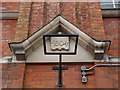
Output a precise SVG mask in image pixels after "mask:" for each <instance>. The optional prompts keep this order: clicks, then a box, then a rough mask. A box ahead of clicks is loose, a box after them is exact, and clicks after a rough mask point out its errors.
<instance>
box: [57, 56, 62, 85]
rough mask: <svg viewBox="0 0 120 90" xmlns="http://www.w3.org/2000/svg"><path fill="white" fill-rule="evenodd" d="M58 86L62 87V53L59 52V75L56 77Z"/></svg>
mask: <svg viewBox="0 0 120 90" xmlns="http://www.w3.org/2000/svg"><path fill="white" fill-rule="evenodd" d="M58 86H59V87H62V55H61V54H59V77H58Z"/></svg>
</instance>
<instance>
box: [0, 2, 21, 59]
mask: <svg viewBox="0 0 120 90" xmlns="http://www.w3.org/2000/svg"><path fill="white" fill-rule="evenodd" d="M19 5H20V3H19V2H2V4H1V9H2V11H9V12H14V11H17V12H18V11H19ZM1 23H2V27H0V28H1V32H2V41H1V42H2V44H1V45H2V47H0V51H1V50H2V56H3V57H4V56H9V55H11V51H10V49H9V47H8V43H9V42H12V41H14V39H15V32H16V30H17V20H1ZM1 48H2V49H1Z"/></svg>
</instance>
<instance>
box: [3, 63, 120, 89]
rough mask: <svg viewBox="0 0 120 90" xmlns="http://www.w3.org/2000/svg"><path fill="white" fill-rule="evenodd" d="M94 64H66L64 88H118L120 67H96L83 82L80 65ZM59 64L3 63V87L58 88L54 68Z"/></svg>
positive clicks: (56, 74)
mask: <svg viewBox="0 0 120 90" xmlns="http://www.w3.org/2000/svg"><path fill="white" fill-rule="evenodd" d="M83 65H85V66H86V67H87V68H88V67H90V66H92V65H93V64H92V63H91V64H90V63H89V64H83V63H78V64H64V66H68V70H65V71H63V88H118V84H119V83H118V78H119V77H118V72H120V71H119V68H118V67H96V68H95V69H93V70H92V71H88V72H87V73H93V74H91V75H88V76H87V78H88V82H87V83H86V84H83V83H82V82H81V70H80V67H81V66H83ZM53 66H57V64H27V65H26V68H25V64H3V65H2V70H3V72H2V86H3V88H7V87H8V88H23V87H24V88H58V87H57V83H58V71H56V70H55V71H54V70H52V67H53Z"/></svg>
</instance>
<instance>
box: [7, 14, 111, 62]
mask: <svg viewBox="0 0 120 90" xmlns="http://www.w3.org/2000/svg"><path fill="white" fill-rule="evenodd" d="M59 27H61V30H62V32H65V33H66V34H78V35H79V38H78V44H79V45H81V46H82V47H83V48H84V49H85V50H87V51H89V52H90V53H92V55H93V58H94V59H95V60H102V59H107V58H108V56H107V52H108V50H109V47H110V43H111V41H110V40H103V41H100V40H96V39H94V38H92V37H91V36H89V35H87V34H86V33H84V32H83V31H82V30H81V29H79V28H77V27H76V26H75V25H73V24H72V23H71V22H69V21H68V20H66V19H65V18H64V17H62V16H61V15H58V16H56V17H55V18H54V19H53V20H51V21H50V22H49V23H48V24H46V25H45V26H43V27H42V28H41V29H39V30H38V31H36V32H35V33H33V34H32V35H31V36H30V37H28V38H26V39H25V40H23V41H21V42H11V43H9V47H10V49H11V51H12V53H13V55H14V56H15V57H16V60H18V61H25V60H26V57H27V56H28V55H29V54H30V53H32V52H33V51H34V49H35V48H37V47H39V45H38V44H37V43H38V41H39V40H41V42H40V43H42V36H43V35H44V34H53V33H57V30H58V29H59ZM37 45H38V46H37Z"/></svg>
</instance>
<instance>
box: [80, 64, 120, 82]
mask: <svg viewBox="0 0 120 90" xmlns="http://www.w3.org/2000/svg"><path fill="white" fill-rule="evenodd" d="M100 66H101V67H116V66H117V67H120V64H96V65H93V66H92V67H90V68H88V69H87V68H86V67H85V66H82V67H81V72H82V82H83V83H86V82H87V77H86V76H87V74H86V71H90V70H92V69H93V68H95V67H100Z"/></svg>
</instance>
